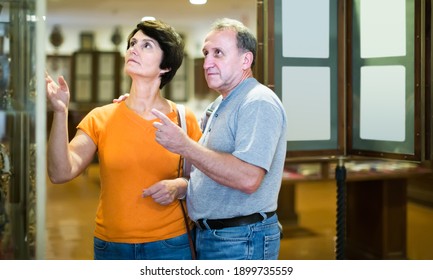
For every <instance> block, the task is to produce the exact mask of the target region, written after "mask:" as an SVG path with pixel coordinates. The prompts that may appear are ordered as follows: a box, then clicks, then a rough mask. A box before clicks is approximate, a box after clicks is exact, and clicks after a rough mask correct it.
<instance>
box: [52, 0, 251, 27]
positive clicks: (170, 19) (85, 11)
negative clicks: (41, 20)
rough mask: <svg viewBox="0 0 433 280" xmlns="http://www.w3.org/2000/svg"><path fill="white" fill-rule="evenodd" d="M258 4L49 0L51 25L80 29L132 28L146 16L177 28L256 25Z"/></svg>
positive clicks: (214, 0) (237, 0) (243, 0)
mask: <svg viewBox="0 0 433 280" xmlns="http://www.w3.org/2000/svg"><path fill="white" fill-rule="evenodd" d="M256 5H257V1H256V0H235V1H233V0H208V2H207V4H205V5H191V4H190V3H189V1H188V0H46V9H47V23H48V24H49V25H54V24H61V25H63V26H68V25H73V26H77V27H79V26H86V27H89V26H107V25H108V26H113V25H127V26H130V25H135V24H136V22H137V21H139V20H140V19H141V18H142V17H143V16H154V17H156V18H159V19H161V20H163V21H165V22H167V23H169V24H170V25H173V26H175V27H177V28H179V27H180V28H190V27H194V26H197V24H201V22H209V21H210V22H212V21H213V20H215V19H216V18H219V17H233V18H237V19H239V20H241V21H244V23H245V24H246V25H247V26H248V25H250V24H255V18H254V19H251V17H250V16H249V15H250V14H251V11H253V12H255V10H256ZM245 21H247V22H245ZM251 21H254V22H251Z"/></svg>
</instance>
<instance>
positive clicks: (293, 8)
mask: <svg viewBox="0 0 433 280" xmlns="http://www.w3.org/2000/svg"><path fill="white" fill-rule="evenodd" d="M312 7H314V9H312ZM281 13H282V14H283V15H284V16H283V17H282V30H283V32H282V33H283V34H282V36H283V56H284V57H315V58H328V57H329V27H330V23H329V0H326V1H325V0H303V1H298V0H287V1H282V9H281ZM306 34H308V35H307V36H306Z"/></svg>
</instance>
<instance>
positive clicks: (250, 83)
mask: <svg viewBox="0 0 433 280" xmlns="http://www.w3.org/2000/svg"><path fill="white" fill-rule="evenodd" d="M286 129H287V120H286V114H285V111H284V108H283V105H282V103H281V101H280V99H279V98H278V96H277V95H276V94H275V93H274V92H273V91H272V90H270V89H269V88H268V87H266V86H264V85H262V84H260V83H259V82H258V81H257V80H256V79H254V78H249V79H247V80H245V81H243V82H242V83H241V84H240V85H238V86H237V87H236V88H235V89H234V90H233V91H232V92H231V93H230V94H229V95H228V96H227V98H225V99H223V100H222V101H221V104H220V105H219V107H218V108H217V110H216V111H214V116H213V118H212V119H211V120H210V123H209V124H208V127H207V130H206V131H205V132H204V133H203V136H202V138H201V139H200V143H201V144H202V145H204V146H206V147H207V148H209V149H212V150H215V151H220V152H225V153H231V154H232V155H233V156H235V157H237V158H239V159H241V160H243V161H245V162H248V163H250V164H253V165H256V166H259V167H261V168H263V169H265V170H266V175H265V177H264V179H263V181H262V184H261V185H260V187H259V188H258V190H257V191H256V192H254V193H253V194H246V193H243V192H241V191H239V190H235V189H232V188H229V187H226V186H224V185H221V184H218V183H216V182H215V181H214V180H212V179H211V178H209V177H208V176H206V175H205V174H204V173H203V172H201V171H200V170H198V169H196V168H195V167H194V166H193V167H192V172H191V179H190V183H189V186H188V192H187V205H188V213H189V216H190V217H191V218H192V219H193V220H194V221H196V220H198V219H203V218H207V219H223V218H231V217H236V216H245V215H249V214H252V213H257V212H270V211H274V210H276V208H277V201H278V193H279V190H280V187H281V179H282V174H283V167H284V161H285V157H286V146H287V144H286V139H285V135H286Z"/></svg>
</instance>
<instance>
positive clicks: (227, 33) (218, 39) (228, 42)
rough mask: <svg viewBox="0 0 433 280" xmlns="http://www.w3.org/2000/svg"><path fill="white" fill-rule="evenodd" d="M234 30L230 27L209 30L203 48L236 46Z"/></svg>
mask: <svg viewBox="0 0 433 280" xmlns="http://www.w3.org/2000/svg"><path fill="white" fill-rule="evenodd" d="M236 45H237V40H236V32H235V31H234V30H231V29H223V30H213V31H211V32H209V33H208V34H207V35H206V37H205V39H204V42H203V49H207V48H230V47H236Z"/></svg>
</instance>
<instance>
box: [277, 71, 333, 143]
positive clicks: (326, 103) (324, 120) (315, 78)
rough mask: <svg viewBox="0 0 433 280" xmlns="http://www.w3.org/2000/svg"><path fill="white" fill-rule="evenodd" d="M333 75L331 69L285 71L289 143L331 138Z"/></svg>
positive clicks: (284, 101)
mask: <svg viewBox="0 0 433 280" xmlns="http://www.w3.org/2000/svg"><path fill="white" fill-rule="evenodd" d="M330 75H331V70H330V68H329V67H283V69H282V92H283V96H282V100H283V105H284V108H285V109H286V112H287V120H288V132H287V137H286V138H287V140H288V141H298V140H329V139H330V138H331V85H330V80H331V79H330Z"/></svg>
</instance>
